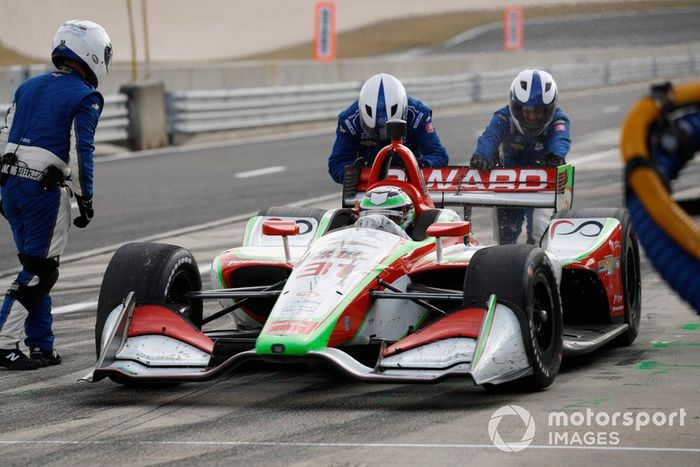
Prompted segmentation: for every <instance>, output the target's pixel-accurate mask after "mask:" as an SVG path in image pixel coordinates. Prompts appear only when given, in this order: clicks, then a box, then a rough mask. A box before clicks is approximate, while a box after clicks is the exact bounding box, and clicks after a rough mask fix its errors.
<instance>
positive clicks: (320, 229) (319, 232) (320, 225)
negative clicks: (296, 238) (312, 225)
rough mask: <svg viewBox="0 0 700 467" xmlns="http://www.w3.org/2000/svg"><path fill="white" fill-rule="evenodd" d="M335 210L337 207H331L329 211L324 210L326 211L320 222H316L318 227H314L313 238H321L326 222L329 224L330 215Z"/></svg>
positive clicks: (324, 231)
mask: <svg viewBox="0 0 700 467" xmlns="http://www.w3.org/2000/svg"><path fill="white" fill-rule="evenodd" d="M336 211H337V209H331V210H330V211H326V213H325V214H324V215H323V218H321V222H319V223H318V228H317V229H316V233H315V234H314V240H317V239H319V238H321V236H322V235H323V234H324V233H326V229H327V228H328V224H330V222H331V217H332V216H333V214H334V213H335V212H336Z"/></svg>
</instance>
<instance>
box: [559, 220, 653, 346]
mask: <svg viewBox="0 0 700 467" xmlns="http://www.w3.org/2000/svg"><path fill="white" fill-rule="evenodd" d="M595 217H612V218H614V219H617V220H618V221H620V224H621V225H622V248H621V250H620V251H621V253H620V268H621V271H622V294H623V296H624V306H625V314H624V322H625V324H627V325H628V326H629V327H628V328H627V331H625V332H624V334H621V335H620V336H619V337H618V338H617V339H615V343H616V344H617V345H621V346H627V345H630V344H632V342H634V340H635V339H636V338H637V334H639V322H640V320H641V316H642V275H641V271H640V258H639V242H638V240H637V234H636V233H635V231H634V227H633V226H632V219H631V218H630V214H629V212H628V211H627V209H625V208H579V209H569V210H566V211H561V212H559V213H557V215H556V216H554V218H555V219H558V218H569V219H581V218H595Z"/></svg>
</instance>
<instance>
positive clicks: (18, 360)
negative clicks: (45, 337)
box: [0, 346, 44, 370]
mask: <svg viewBox="0 0 700 467" xmlns="http://www.w3.org/2000/svg"><path fill="white" fill-rule="evenodd" d="M41 366H44V365H43V364H41V363H40V362H38V361H36V360H33V359H31V358H29V357H27V356H26V355H24V353H23V352H22V351H21V350H19V346H17V347H15V348H14V349H0V368H7V369H8V370H36V369H37V368H39V367H41Z"/></svg>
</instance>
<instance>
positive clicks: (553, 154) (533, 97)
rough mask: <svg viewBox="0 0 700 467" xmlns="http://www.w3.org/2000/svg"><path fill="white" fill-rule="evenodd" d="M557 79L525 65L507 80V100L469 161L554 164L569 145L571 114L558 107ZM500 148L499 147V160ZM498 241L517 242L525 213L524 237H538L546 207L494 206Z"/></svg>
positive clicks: (481, 165)
mask: <svg viewBox="0 0 700 467" xmlns="http://www.w3.org/2000/svg"><path fill="white" fill-rule="evenodd" d="M557 97H558V93H557V85H556V83H555V82H554V79H552V76H551V75H550V74H549V73H547V72H546V71H541V70H523V71H521V72H520V73H519V74H518V76H516V77H515V79H514V80H513V83H512V84H511V86H510V100H509V102H508V105H507V106H505V107H503V108H501V109H499V110H498V111H496V113H494V115H493V118H491V122H490V123H489V125H488V126H487V127H486V130H484V132H483V133H482V134H481V136H480V137H479V140H478V142H477V145H476V149H475V150H474V152H473V155H472V158H471V161H470V164H469V165H470V167H471V168H473V169H477V170H490V169H493V168H494V167H496V166H497V165H499V166H502V167H533V166H540V167H556V166H558V165H562V164H565V161H564V159H565V158H566V155H567V153H568V152H569V147H570V146H571V137H570V135H569V125H570V122H569V117H567V116H566V114H565V113H564V112H563V111H562V110H561V109H559V108H558V107H557ZM499 148H500V151H501V154H500V158H501V159H500V160H499ZM496 215H497V224H498V232H497V234H498V237H499V238H498V242H499V243H502V244H509V243H515V242H516V241H517V239H518V236H519V235H520V230H521V229H522V225H523V220H524V219H525V217H526V215H527V217H528V228H527V234H528V235H527V242H528V243H536V242H538V241H539V240H540V238H541V237H542V234H543V233H544V230H545V229H546V227H547V225H548V223H549V219H550V218H551V216H552V211H551V210H550V209H534V210H533V209H531V208H498V209H496Z"/></svg>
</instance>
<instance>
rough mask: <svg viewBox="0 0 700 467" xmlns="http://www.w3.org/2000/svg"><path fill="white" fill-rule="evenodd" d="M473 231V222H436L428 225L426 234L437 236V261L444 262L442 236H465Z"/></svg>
mask: <svg viewBox="0 0 700 467" xmlns="http://www.w3.org/2000/svg"><path fill="white" fill-rule="evenodd" d="M470 233H472V225H471V222H468V221H462V222H435V223H434V224H431V225H429V226H428V228H427V230H426V234H427V235H428V236H429V237H435V247H436V249H435V255H436V256H437V262H438V263H442V237H465V236H467V235H469V234H470Z"/></svg>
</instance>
